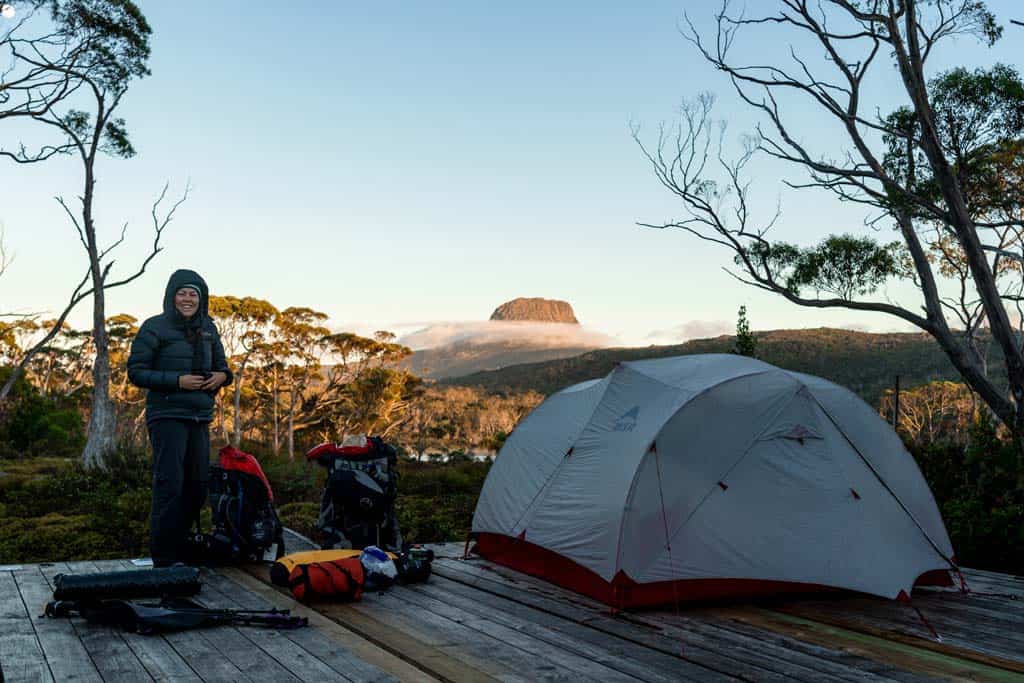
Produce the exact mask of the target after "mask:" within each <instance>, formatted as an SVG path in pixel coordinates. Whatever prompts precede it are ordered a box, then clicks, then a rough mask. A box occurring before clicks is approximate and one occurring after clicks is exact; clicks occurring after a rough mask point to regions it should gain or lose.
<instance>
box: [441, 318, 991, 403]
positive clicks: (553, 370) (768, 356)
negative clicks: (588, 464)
mask: <svg viewBox="0 0 1024 683" xmlns="http://www.w3.org/2000/svg"><path fill="white" fill-rule="evenodd" d="M756 337H757V357H758V358H760V359H761V360H764V361H767V362H768V363H772V364H773V365H777V366H779V367H782V368H786V369H788V370H796V371H798V372H807V373H810V374H813V375H818V376H821V377H825V378H827V379H830V380H832V381H833V382H836V383H838V384H841V385H843V386H845V387H849V388H850V389H852V390H853V391H855V392H857V394H859V395H860V396H861V397H862V398H863V399H864V400H866V401H868V402H869V403H871V404H872V405H876V406H877V405H878V402H879V400H880V398H881V396H882V394H883V393H884V392H885V390H886V389H889V388H892V386H893V384H894V383H895V381H896V376H897V375H899V377H900V383H901V385H902V386H903V387H914V386H919V385H922V384H925V383H927V382H931V381H935V380H947V379H948V380H958V379H959V376H958V375H957V373H956V371H955V370H954V369H953V367H952V366H951V365H950V363H949V361H948V360H947V358H946V356H945V355H944V354H943V353H942V350H941V349H939V347H938V345H937V344H936V343H935V341H934V340H933V339H932V338H931V337H929V336H927V335H923V334H913V333H902V334H900V333H892V334H873V333H867V332H855V331H852V330H839V329H833V328H827V327H823V328H817V329H810V330H773V331H768V332H758V333H756ZM734 348H735V337H732V336H722V337H715V338H714V339H695V340H692V341H688V342H686V343H685V344H678V345H673V346H648V347H643V348H612V349H599V350H594V351H588V352H587V353H584V354H581V355H579V356H575V357H573V358H564V359H560V360H550V361H545V362H542V363H529V364H525V365H515V366H511V367H506V368H502V369H500V370H495V371H490V372H478V373H474V374H472V375H466V376H464V377H458V378H452V379H449V380H445V382H444V383H446V384H453V385H455V384H457V385H463V386H473V387H478V388H481V389H484V390H486V391H506V392H508V391H511V392H518V391H527V390H532V391H537V392H540V393H542V394H550V393H551V392H553V391H557V390H559V389H561V388H563V387H566V386H569V385H571V384H575V383H576V382H582V381H584V380H588V379H593V378H595V377H601V376H602V375H604V374H606V373H608V372H609V371H611V369H612V368H613V367H615V364H616V363H620V362H623V361H631V360H640V359H644V358H663V357H666V356H677V355H685V354H693V353H732V352H733V350H734ZM991 354H994V350H993V351H991V352H990V355H991ZM993 360H994V358H990V362H992V361H993Z"/></svg>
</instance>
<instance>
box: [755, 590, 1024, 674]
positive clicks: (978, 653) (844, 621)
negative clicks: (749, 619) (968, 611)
mask: <svg viewBox="0 0 1024 683" xmlns="http://www.w3.org/2000/svg"><path fill="white" fill-rule="evenodd" d="M879 609H881V608H879ZM771 611H773V612H777V613H780V614H787V615H790V616H795V617H800V618H803V619H809V620H811V621H816V622H819V623H822V624H829V625H831V626H836V627H839V628H842V629H846V630H850V631H858V632H861V633H865V634H868V635H872V636H876V637H880V638H885V639H887V640H893V641H897V642H901V643H904V644H906V645H911V646H913V647H917V648H921V649H926V650H931V651H933V652H938V653H942V654H945V655H948V656H950V657H954V658H959V659H965V660H970V661H974V662H979V663H981V664H986V665H989V666H994V667H998V668H1001V669H1005V670H1007V671H1016V672H1019V673H1024V660H1022V659H1020V656H1021V654H1022V651H1021V650H1020V649H1016V648H1014V647H1013V646H1012V645H1009V646H1007V645H1005V643H1004V642H1003V641H1000V642H999V643H998V644H997V645H995V646H994V645H990V644H989V643H990V641H991V639H993V636H992V635H991V634H988V633H984V634H982V635H981V636H980V638H979V636H974V637H972V633H971V631H970V630H967V631H966V632H964V633H958V632H956V631H954V630H953V626H952V625H950V623H949V622H948V621H946V620H944V619H941V618H939V617H938V616H936V615H932V616H935V624H936V627H937V628H939V629H940V630H939V632H940V634H943V641H942V642H936V641H935V640H934V639H932V638H930V637H928V636H927V635H924V634H925V633H927V631H925V629H924V627H923V625H918V626H911V625H909V624H907V621H908V620H909V617H904V616H903V615H894V616H892V617H891V618H885V617H882V616H875V615H872V614H858V613H850V612H839V611H837V610H826V609H822V608H820V607H819V608H805V607H803V606H801V605H799V604H794V605H787V606H776V607H772V608H771ZM912 614H913V613H912ZM947 626H948V627H949V628H946V627H947ZM961 626H962V628H964V629H970V625H969V624H962V625H961ZM912 628H919V629H920V631H921V632H922V634H921V635H918V634H917V633H915V632H914V631H913V630H912Z"/></svg>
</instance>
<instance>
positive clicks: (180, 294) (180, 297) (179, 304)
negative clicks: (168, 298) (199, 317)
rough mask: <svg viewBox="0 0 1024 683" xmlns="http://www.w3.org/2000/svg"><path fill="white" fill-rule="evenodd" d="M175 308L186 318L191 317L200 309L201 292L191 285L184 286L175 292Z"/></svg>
mask: <svg viewBox="0 0 1024 683" xmlns="http://www.w3.org/2000/svg"><path fill="white" fill-rule="evenodd" d="M174 308H175V310H177V311H178V313H181V315H182V316H183V317H185V318H191V317H192V316H193V315H195V314H196V311H198V310H199V292H197V291H196V290H194V289H192V288H191V287H182V288H181V289H179V290H178V291H177V292H175V293H174Z"/></svg>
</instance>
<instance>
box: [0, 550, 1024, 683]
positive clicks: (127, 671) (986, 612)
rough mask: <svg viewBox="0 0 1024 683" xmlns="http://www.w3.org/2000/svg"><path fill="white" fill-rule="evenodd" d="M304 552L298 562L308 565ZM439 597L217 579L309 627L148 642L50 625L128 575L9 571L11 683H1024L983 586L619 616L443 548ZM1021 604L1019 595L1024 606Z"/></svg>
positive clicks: (215, 594)
mask: <svg viewBox="0 0 1024 683" xmlns="http://www.w3.org/2000/svg"><path fill="white" fill-rule="evenodd" d="M300 545H301V544H300V543H299V542H297V539H293V542H292V543H291V546H290V549H292V550H297V549H300ZM434 549H435V552H436V553H437V554H438V559H437V560H435V563H434V576H433V577H431V580H430V581H429V582H428V583H426V584H421V585H415V586H409V587H401V586H395V587H392V588H391V589H390V590H388V591H387V592H385V593H380V594H368V595H364V597H363V599H362V600H361V601H360V602H358V603H354V604H326V605H325V604H317V605H315V610H314V609H310V608H308V607H304V606H302V605H299V604H298V603H295V602H294V601H293V600H292V599H291V598H290V596H289V595H288V594H287V593H284V592H281V591H280V590H279V589H277V588H276V587H274V586H271V585H269V583H268V580H267V572H266V568H265V567H257V566H253V567H246V568H227V569H219V570H216V571H206V572H204V586H203V590H202V593H201V594H200V600H201V601H202V602H204V603H206V604H208V605H210V606H218V607H221V606H222V607H244V608H249V609H258V608H266V607H269V606H277V607H290V608H291V609H292V610H293V613H296V614H301V615H305V616H308V617H310V627H309V628H305V629H298V630H295V631H280V632H278V631H273V630H266V629H259V628H252V627H238V628H235V627H223V626H222V627H215V628H210V629H205V630H201V631H190V632H182V633H176V634H170V635H166V636H139V635H135V634H126V633H122V632H120V631H116V630H112V629H108V628H100V627H95V626H91V625H88V624H86V623H85V622H84V621H82V620H80V619H70V620H59V619H38V618H36V615H37V614H38V613H39V612H40V611H41V609H42V606H43V604H44V603H45V602H46V601H47V600H48V599H50V597H51V595H50V593H51V581H52V578H53V577H54V576H55V575H56V574H58V573H60V572H85V571H99V570H110V569H123V568H132V565H131V563H129V562H127V561H97V562H71V563H52V564H43V565H23V566H19V567H16V568H10V567H8V568H4V570H2V571H0V666H2V667H3V672H4V674H5V675H6V681H8V682H10V681H149V680H157V681H273V682H274V683H278V682H281V681H345V680H352V681H391V680H402V681H406V680H408V681H430V680H440V681H537V680H580V681H583V680H586V681H735V680H746V681H784V680H785V681H791V680H793V681H808V682H811V681H813V682H817V681H884V680H894V681H926V680H977V681H1024V577H1015V576H1008V575H1002V574H994V573H990V572H982V571H966V572H965V574H966V577H967V581H968V584H969V586H970V587H971V588H972V589H973V590H974V591H976V592H975V593H972V594H967V595H963V594H961V593H959V592H956V591H951V590H925V591H920V592H919V593H915V596H914V605H915V606H916V607H917V608H918V609H920V610H921V612H922V613H923V614H924V615H925V617H926V618H927V620H928V622H929V623H930V624H931V625H932V626H933V627H934V628H935V630H936V631H937V632H938V634H939V635H940V636H941V638H942V642H939V641H937V640H936V639H935V638H933V637H932V636H931V634H930V633H929V631H928V629H927V628H926V627H925V626H924V625H923V624H922V622H921V620H920V619H919V618H918V616H917V614H916V613H915V612H914V610H913V609H912V608H910V607H907V606H904V605H900V604H897V603H894V602H890V601H884V600H876V599H873V598H867V597H855V596H848V597H839V598H829V599H827V600H826V599H821V598H818V599H802V600H786V601H782V600H775V601H770V602H764V601H762V602H759V603H757V604H750V603H746V604H736V605H728V606H722V605H718V606H713V607H700V608H693V607H682V608H680V609H679V610H678V611H677V610H676V609H674V608H670V609H667V610H659V611H644V612H637V613H630V614H622V615H618V616H615V615H612V614H610V613H609V611H608V609H607V608H606V607H604V606H602V605H600V604H598V603H595V602H593V601H591V600H589V599H587V598H584V597H581V596H579V595H576V594H574V593H570V592H568V591H564V590H562V589H559V588H557V587H555V586H552V585H550V584H547V583H545V582H542V581H539V580H536V579H533V578H531V577H528V576H525V575H523V574H520V573H517V572H514V571H512V570H508V569H505V568H503V567H499V566H496V565H493V564H491V563H489V562H487V561H485V560H481V559H470V560H462V559H459V557H460V555H461V552H462V546H461V544H459V545H456V544H446V545H439V546H434ZM1008 596H1016V598H1017V599H1012V598H1011V597H1008Z"/></svg>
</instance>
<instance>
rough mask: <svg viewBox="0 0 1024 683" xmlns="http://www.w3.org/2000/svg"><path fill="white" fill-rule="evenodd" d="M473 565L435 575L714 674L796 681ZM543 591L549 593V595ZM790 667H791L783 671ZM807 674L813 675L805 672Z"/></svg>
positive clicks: (444, 565) (706, 643) (445, 563)
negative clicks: (507, 579)
mask: <svg viewBox="0 0 1024 683" xmlns="http://www.w3.org/2000/svg"><path fill="white" fill-rule="evenodd" d="M473 564H474V563H473V562H458V561H454V560H438V561H435V562H434V573H436V574H438V575H439V576H444V577H445V578H448V579H451V580H453V581H458V582H460V583H464V584H466V585H469V586H473V587H475V588H479V589H480V590H484V591H487V592H489V593H493V594H495V595H500V596H502V597H505V598H508V599H510V600H514V601H516V602H520V603H522V604H527V605H530V606H532V607H535V608H538V609H541V610H544V611H547V612H550V613H552V614H556V615H559V616H562V617H563V618H568V619H571V620H572V621H574V622H576V623H578V624H580V625H581V626H585V627H588V628H592V629H596V630H601V631H604V632H605V633H609V634H611V635H615V636H618V637H620V638H624V639H626V640H629V641H632V642H635V643H638V644H641V645H645V646H647V647H651V648H654V649H656V650H659V651H661V652H664V653H666V654H670V655H677V656H679V657H680V658H681V659H683V660H685V661H688V662H691V663H693V664H698V665H700V666H703V667H705V668H707V669H710V670H711V671H715V672H718V673H721V674H726V675H730V676H735V677H737V678H743V679H747V680H780V681H781V680H792V679H791V678H787V675H786V674H785V673H784V672H780V671H777V670H775V669H776V668H778V667H776V663H775V662H770V661H769V662H750V661H747V660H746V657H745V656H744V655H743V653H739V652H735V651H732V650H728V649H721V648H722V645H721V643H720V642H718V643H716V642H714V641H712V640H711V639H709V638H706V637H704V636H701V635H700V634H692V635H691V636H690V637H689V638H688V639H687V640H686V641H685V642H681V641H680V640H679V638H677V637H670V636H667V635H665V634H664V633H662V630H661V629H660V628H659V627H657V626H654V625H650V624H643V622H642V621H641V620H638V619H637V618H636V617H634V616H633V615H629V614H622V615H619V616H617V617H613V616H610V615H609V613H608V612H607V610H606V608H605V611H599V610H598V609H596V608H594V607H592V606H591V605H590V604H588V601H587V599H586V598H583V596H577V595H575V594H572V595H571V596H562V595H559V594H558V591H561V590H562V589H557V590H556V588H557V587H554V586H551V587H550V588H548V587H544V588H543V589H540V590H534V587H533V586H530V585H529V584H528V583H527V582H525V580H524V581H520V582H519V583H516V584H512V583H508V582H506V581H504V580H503V577H502V576H501V575H500V574H494V575H490V573H485V572H483V570H481V569H480V568H479V567H474V566H472V565H473ZM542 590H543V591H546V592H547V594H545V593H544V592H542ZM782 668H785V667H782ZM804 673H805V674H806V673H807V672H804Z"/></svg>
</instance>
